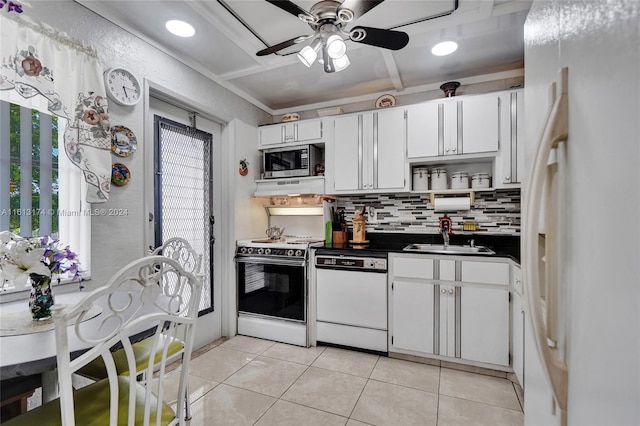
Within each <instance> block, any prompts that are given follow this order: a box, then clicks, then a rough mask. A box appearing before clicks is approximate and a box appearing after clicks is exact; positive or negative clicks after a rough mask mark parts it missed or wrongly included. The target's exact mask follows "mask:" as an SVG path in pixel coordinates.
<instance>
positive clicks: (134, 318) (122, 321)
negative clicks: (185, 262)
mask: <svg viewBox="0 0 640 426" xmlns="http://www.w3.org/2000/svg"><path fill="white" fill-rule="evenodd" d="M201 292H202V280H200V279H197V278H196V277H195V275H194V274H192V273H191V272H188V271H186V270H185V269H184V268H183V267H182V265H181V264H180V262H178V261H177V260H175V259H173V258H170V257H166V256H156V255H154V256H147V257H144V258H141V259H138V260H136V261H133V262H131V263H129V264H128V265H127V266H125V267H123V268H122V269H121V270H120V271H118V272H117V273H116V274H115V276H114V277H113V278H112V279H111V280H109V282H108V283H107V284H106V285H105V286H103V287H100V288H98V289H96V290H94V291H93V292H91V293H90V294H89V295H87V297H85V298H84V299H83V300H82V301H81V302H79V303H78V304H77V305H75V306H63V305H54V309H53V318H54V327H55V335H56V349H57V361H58V380H59V389H60V409H61V413H62V419H61V420H62V424H63V425H65V426H73V425H75V420H76V419H75V416H74V398H73V388H72V384H71V374H72V373H73V372H75V371H77V370H78V369H80V368H82V367H84V366H85V365H87V364H88V363H89V362H91V360H93V359H95V358H97V357H102V359H103V361H104V364H105V366H106V369H107V374H108V377H107V378H106V379H104V381H108V395H109V396H108V399H109V401H110V402H109V425H111V426H115V425H118V424H129V425H134V424H135V425H143V424H144V425H160V424H184V417H185V416H184V406H183V404H180V403H178V404H176V408H175V410H173V409H172V408H171V407H169V406H168V405H167V404H165V403H163V402H162V401H167V400H170V401H183V400H184V399H185V396H186V391H187V381H188V371H189V361H190V359H191V352H192V349H193V338H194V329H195V324H196V320H197V316H198V305H199V301H200V295H201ZM94 306H98V307H99V308H101V309H102V312H101V313H100V315H98V316H97V317H95V318H92V319H90V320H88V321H84V319H85V317H87V316H88V315H91V314H89V311H90V310H92V308H93V312H95V308H94ZM145 332H146V334H147V335H148V334H149V333H150V332H151V333H153V335H152V336H151V337H149V339H153V348H154V350H151V351H149V354H150V355H149V358H150V359H148V360H146V365H148V367H147V371H146V375H147V377H148V378H151V377H153V371H154V366H155V367H158V366H159V372H158V374H159V378H160V380H158V381H157V383H156V381H155V380H147V381H146V382H145V384H141V383H139V382H137V381H136V380H135V377H124V376H120V377H119V376H118V374H117V371H116V367H115V363H114V358H113V355H112V354H113V353H114V352H115V351H114V350H115V349H117V348H122V349H123V350H124V353H125V354H126V358H127V364H128V365H129V371H137V369H136V359H135V354H134V352H133V349H132V340H134V339H136V338H137V337H138V336H140V334H141V333H145ZM71 334H73V335H75V337H76V338H77V339H79V340H80V341H82V342H83V343H84V344H86V345H87V346H92V348H91V349H89V350H88V351H86V352H84V353H83V354H82V355H80V356H78V357H76V358H74V359H73V360H72V359H71V355H70V353H69V337H70V335H71ZM167 337H170V338H167ZM176 338H177V339H180V340H182V341H183V342H184V357H183V360H182V367H181V369H180V372H179V378H178V380H179V384H178V386H177V394H175V393H174V394H172V395H168V394H167V393H168V392H170V390H169V389H171V388H173V387H172V386H165V380H162V379H163V378H164V377H165V373H166V372H167V370H166V367H167V365H166V364H167V358H168V357H167V351H168V347H169V344H170V342H171V341H172V340H173V339H176ZM120 352H121V351H120ZM176 374H178V372H176ZM98 383H100V382H98ZM165 388H166V389H165ZM105 389H106V387H105ZM105 420H106V419H105ZM78 422H82V419H78ZM105 423H106V422H105Z"/></svg>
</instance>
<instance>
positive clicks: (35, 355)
mask: <svg viewBox="0 0 640 426" xmlns="http://www.w3.org/2000/svg"><path fill="white" fill-rule="evenodd" d="M89 293H90V292H75V293H67V294H61V295H56V296H55V303H56V304H58V303H63V304H75V303H77V302H78V301H80V300H81V299H82V298H84V297H85V296H86V295H88V294H89ZM28 303H29V302H28V300H18V301H14V302H7V303H3V304H0V310H2V313H3V314H6V313H11V312H20V311H28V309H29V307H28ZM93 320H94V319H90V320H89V321H93ZM1 326H2V325H0V327H1ZM28 331H29V332H28V333H27V334H19V335H13V336H0V379H1V380H5V379H9V378H12V377H18V376H30V375H33V374H40V375H41V378H42V400H43V402H47V401H50V400H51V399H54V398H56V397H57V393H58V392H57V383H58V380H57V379H58V378H57V373H56V341H55V334H54V331H53V328H51V329H50V330H48V331H40V332H33V331H34V330H33V328H29V330H28ZM89 347H90V346H88V345H87V344H86V343H84V342H81V341H80V340H78V339H77V337H75V335H74V334H73V333H70V334H69V348H70V350H71V352H72V353H73V352H75V351H84V350H87V349H89Z"/></svg>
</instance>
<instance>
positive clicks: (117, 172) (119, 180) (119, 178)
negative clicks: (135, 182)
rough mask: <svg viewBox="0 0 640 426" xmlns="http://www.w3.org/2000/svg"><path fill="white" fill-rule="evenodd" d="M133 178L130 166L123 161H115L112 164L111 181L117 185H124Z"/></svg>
mask: <svg viewBox="0 0 640 426" xmlns="http://www.w3.org/2000/svg"><path fill="white" fill-rule="evenodd" d="M129 180H131V172H130V171H129V168H128V167H127V166H125V165H124V164H122V163H114V164H113V165H112V166H111V183H113V184H114V185H116V186H124V185H126V184H127V183H129Z"/></svg>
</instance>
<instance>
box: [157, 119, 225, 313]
mask: <svg viewBox="0 0 640 426" xmlns="http://www.w3.org/2000/svg"><path fill="white" fill-rule="evenodd" d="M154 123H155V170H154V172H155V173H154V175H155V185H154V186H155V197H154V198H155V199H154V210H155V213H154V216H155V225H154V228H155V229H154V233H155V238H154V239H155V244H156V247H158V246H160V245H161V244H162V243H163V242H164V241H166V240H167V239H169V238H172V237H181V238H184V239H185V240H187V241H188V242H189V244H191V246H192V247H193V248H194V249H195V251H196V252H197V253H199V254H202V256H203V258H202V265H203V270H202V273H203V274H204V280H205V281H204V284H205V285H204V288H203V292H202V300H201V301H200V314H204V313H207V312H211V311H212V310H213V293H212V285H211V284H212V280H213V241H214V238H213V223H214V218H213V213H212V205H211V202H212V198H213V197H212V191H213V182H212V162H211V149H212V143H213V136H212V135H211V134H210V133H207V132H203V131H200V130H197V129H196V128H195V119H192V126H187V125H184V124H181V123H178V122H175V121H172V120H169V119H167V118H163V117H160V116H158V115H155V116H154Z"/></svg>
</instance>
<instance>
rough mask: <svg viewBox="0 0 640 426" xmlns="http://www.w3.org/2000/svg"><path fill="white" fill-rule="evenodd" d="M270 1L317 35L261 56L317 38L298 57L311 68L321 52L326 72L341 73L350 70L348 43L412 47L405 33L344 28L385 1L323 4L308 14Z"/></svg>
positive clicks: (286, 1) (278, 0)
mask: <svg viewBox="0 0 640 426" xmlns="http://www.w3.org/2000/svg"><path fill="white" fill-rule="evenodd" d="M266 1H267V2H269V3H271V4H273V5H274V6H277V7H279V8H280V9H282V10H284V11H285V12H288V13H290V14H292V15H294V16H296V17H297V18H299V19H300V20H302V21H304V22H306V23H307V24H309V26H310V27H311V29H312V30H313V31H314V33H313V34H311V35H301V36H298V37H295V38H292V39H290V40H287V41H283V42H282V43H278V44H276V45H273V46H270V47H267V48H266V49H262V50H261V51H259V52H258V53H256V55H258V56H265V55H270V54H272V53H276V52H278V51H280V50H282V49H285V48H287V47H290V46H293V45H295V44H298V43H302V42H304V41H306V40H309V39H312V38H313V41H312V42H311V43H310V44H309V45H307V46H305V47H304V48H303V49H302V50H301V51H300V53H298V58H299V59H300V61H301V62H302V63H303V64H305V65H306V66H307V67H310V66H311V65H312V64H313V62H314V61H315V60H316V58H317V57H318V53H320V52H321V54H322V56H321V57H320V58H319V59H318V62H320V63H321V64H322V65H323V67H324V70H325V72H337V71H341V70H343V69H345V68H346V67H347V66H349V58H348V57H347V55H346V51H347V47H346V44H345V43H344V41H345V40H351V41H354V42H356V43H364V44H368V45H370V46H376V47H382V48H385V49H391V50H399V49H402V48H403V47H405V46H406V45H407V43H409V36H408V35H407V34H406V33H404V32H402V31H394V30H386V29H382V28H371V27H363V26H356V27H353V28H352V29H351V30H347V29H346V28H344V27H345V26H346V25H348V24H349V23H350V22H351V21H353V20H354V19H357V18H359V17H361V16H362V15H364V14H365V13H367V12H368V11H370V10H371V9H373V8H374V7H376V6H378V5H379V4H380V3H382V2H383V1H384V0H344V2H342V3H340V2H339V1H335V0H323V1H320V2H318V3H316V4H314V5H313V6H312V7H311V9H310V10H309V11H308V12H307V11H306V10H304V9H302V8H301V7H299V6H298V5H297V4H295V3H293V2H291V1H289V0H266Z"/></svg>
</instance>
